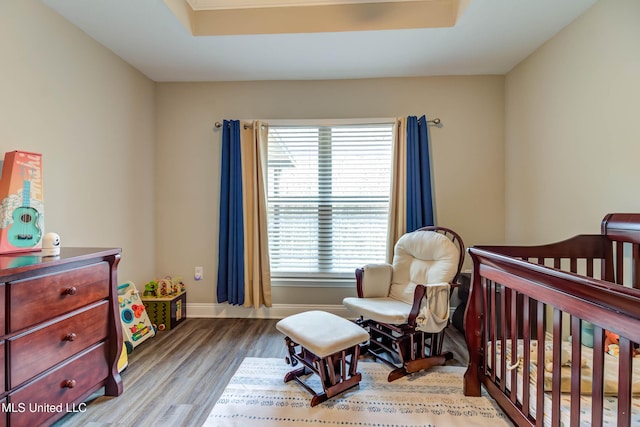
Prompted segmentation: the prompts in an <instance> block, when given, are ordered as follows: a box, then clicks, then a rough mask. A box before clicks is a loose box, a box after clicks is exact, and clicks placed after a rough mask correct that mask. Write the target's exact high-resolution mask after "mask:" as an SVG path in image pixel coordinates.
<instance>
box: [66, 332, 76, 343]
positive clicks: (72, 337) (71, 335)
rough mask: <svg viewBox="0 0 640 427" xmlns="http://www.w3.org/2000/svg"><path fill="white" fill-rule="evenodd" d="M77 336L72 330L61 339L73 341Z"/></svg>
mask: <svg viewBox="0 0 640 427" xmlns="http://www.w3.org/2000/svg"><path fill="white" fill-rule="evenodd" d="M77 337H78V336H77V335H76V334H75V333H74V332H71V333H68V334H67V335H65V336H64V339H63V341H74V340H75V339H76V338H77Z"/></svg>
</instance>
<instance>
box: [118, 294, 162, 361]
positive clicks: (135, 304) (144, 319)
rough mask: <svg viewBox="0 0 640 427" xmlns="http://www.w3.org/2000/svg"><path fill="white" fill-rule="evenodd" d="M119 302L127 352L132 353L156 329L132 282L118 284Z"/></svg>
mask: <svg viewBox="0 0 640 427" xmlns="http://www.w3.org/2000/svg"><path fill="white" fill-rule="evenodd" d="M118 304H119V305H120V321H121V322H122V335H123V337H124V344H125V346H126V348H127V353H131V352H132V351H133V349H134V348H135V347H137V346H138V345H140V344H141V343H142V342H144V341H145V340H147V339H149V338H151V337H154V336H155V335H156V331H155V329H154V327H153V325H152V324H151V320H149V316H148V315H147V312H146V310H145V308H144V304H143V303H142V300H141V299H140V295H139V294H138V290H137V289H136V287H135V285H134V284H133V283H132V282H126V283H124V284H122V285H120V286H118Z"/></svg>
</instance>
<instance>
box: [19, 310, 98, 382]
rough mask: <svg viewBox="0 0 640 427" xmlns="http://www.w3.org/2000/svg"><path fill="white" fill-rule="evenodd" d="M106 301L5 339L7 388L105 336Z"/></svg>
mask: <svg viewBox="0 0 640 427" xmlns="http://www.w3.org/2000/svg"><path fill="white" fill-rule="evenodd" d="M108 318H109V303H108V301H102V302H99V303H97V304H94V305H93V306H91V307H90V308H88V309H82V310H79V311H77V312H74V313H72V314H70V315H67V316H64V317H61V318H60V320H58V321H56V322H54V323H47V324H46V326H44V327H41V328H37V329H34V330H32V331H29V332H28V333H24V334H20V335H17V336H15V337H13V338H10V339H9V341H8V347H9V348H8V356H9V360H11V364H10V367H9V383H10V384H9V388H14V387H17V386H18V385H20V384H22V383H23V382H25V381H27V380H28V379H30V378H33V377H34V376H36V375H38V374H39V373H40V372H43V371H46V370H47V369H49V368H51V367H52V366H54V365H56V364H58V363H60V362H62V361H63V360H65V359H67V358H68V357H71V356H73V355H74V354H76V353H78V352H80V351H82V350H84V349H85V348H87V347H89V346H91V345H92V344H94V343H97V342H98V341H102V340H103V339H105V338H106V336H107V333H108V328H107V324H108V322H107V319H108Z"/></svg>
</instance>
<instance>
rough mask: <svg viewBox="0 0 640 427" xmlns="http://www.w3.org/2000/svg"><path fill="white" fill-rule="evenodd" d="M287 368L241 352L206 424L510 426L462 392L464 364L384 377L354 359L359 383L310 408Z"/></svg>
mask: <svg viewBox="0 0 640 427" xmlns="http://www.w3.org/2000/svg"><path fill="white" fill-rule="evenodd" d="M291 369H292V367H291V366H290V365H287V364H286V363H285V361H284V360H283V359H262V358H246V359H244V360H243V361H242V363H241V365H240V367H239V368H238V370H237V372H236V373H235V374H234V376H233V377H232V378H231V381H230V382H229V385H228V386H227V387H226V389H225V390H224V392H223V393H222V395H221V396H220V399H219V400H218V402H217V403H216V405H215V406H214V408H213V410H212V411H211V413H210V414H209V417H208V418H207V421H206V422H205V424H204V426H205V427H233V426H242V427H247V426H249V427H251V426H274V427H275V426H277V427H300V426H309V427H314V426H325V427H326V426H359V427H448V426H465V427H466V426H490V427H498V426H510V425H512V424H511V423H510V422H509V419H508V418H507V417H506V415H504V414H503V413H502V412H501V410H500V409H499V408H498V406H497V405H496V404H495V402H494V401H492V400H491V399H490V398H488V397H486V396H484V397H465V396H464V395H463V393H462V376H463V374H464V371H465V368H462V367H455V366H439V367H436V368H432V369H430V370H429V371H426V372H422V373H418V374H414V375H412V376H410V377H405V378H401V379H399V380H396V381H394V382H392V383H389V382H387V375H388V373H389V368H387V367H386V366H385V365H382V364H380V363H374V362H359V363H358V371H359V372H360V373H362V381H361V382H360V385H359V386H358V387H355V388H353V389H351V390H348V391H346V392H344V393H342V394H340V395H338V396H335V397H333V398H332V399H329V400H328V401H326V402H324V403H321V404H319V405H318V406H315V407H313V408H312V407H311V406H310V404H309V402H310V397H311V396H310V395H309V393H308V392H307V391H306V390H304V389H303V388H302V387H301V386H300V385H299V384H297V383H296V382H295V381H291V382H288V383H284V382H283V378H284V375H285V374H286V373H287V372H288V371H290V370H291ZM316 379H317V376H315V375H312V376H311V377H309V378H308V380H307V382H308V383H309V384H310V385H312V387H313V388H314V389H316V390H322V387H321V386H320V385H319V381H317V380H316ZM314 381H315V382H314Z"/></svg>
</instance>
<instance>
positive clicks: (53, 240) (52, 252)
mask: <svg viewBox="0 0 640 427" xmlns="http://www.w3.org/2000/svg"><path fill="white" fill-rule="evenodd" d="M59 255H60V236H59V235H58V234H56V233H47V234H45V235H44V237H43V238H42V256H52V257H53V256H59Z"/></svg>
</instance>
